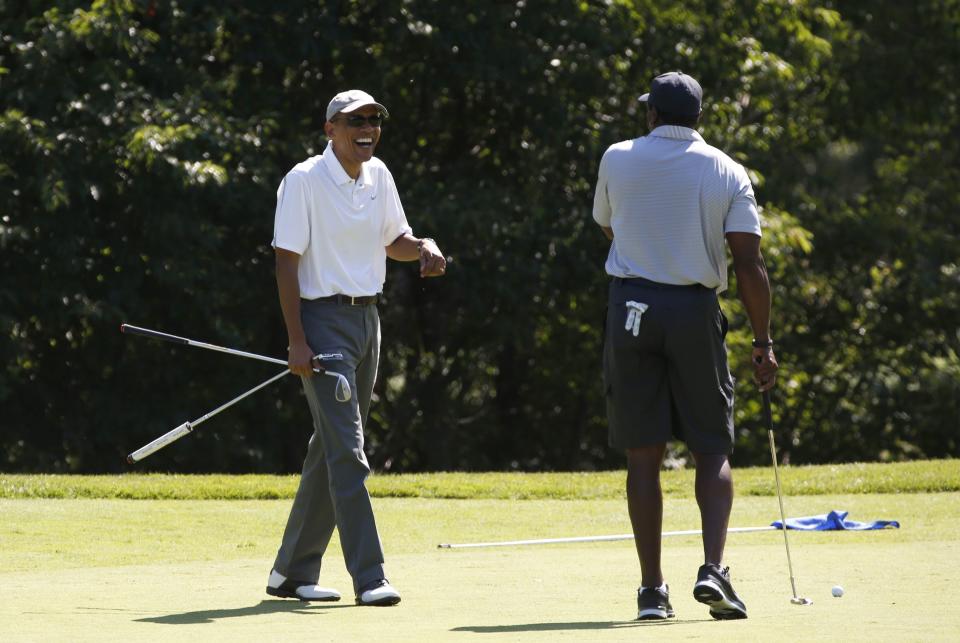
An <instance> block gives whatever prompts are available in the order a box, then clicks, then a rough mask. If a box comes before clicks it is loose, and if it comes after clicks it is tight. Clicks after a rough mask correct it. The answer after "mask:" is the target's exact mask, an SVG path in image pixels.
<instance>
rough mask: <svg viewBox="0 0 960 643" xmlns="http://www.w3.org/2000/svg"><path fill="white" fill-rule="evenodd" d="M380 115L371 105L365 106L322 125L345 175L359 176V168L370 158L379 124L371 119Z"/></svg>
mask: <svg viewBox="0 0 960 643" xmlns="http://www.w3.org/2000/svg"><path fill="white" fill-rule="evenodd" d="M379 115H380V110H378V109H377V108H376V107H375V106H373V105H365V106H364V107H360V108H359V109H356V110H354V111H352V112H349V113H344V112H339V113H337V114H335V115H334V116H333V118H331V119H330V120H329V121H327V122H326V124H325V125H324V128H323V129H324V132H326V134H327V138H329V139H330V140H331V141H332V142H333V153H334V154H336V155H337V160H338V161H340V165H342V166H343V169H344V170H345V171H346V173H347V174H348V175H350V176H351V177H352V178H354V179H355V178H357V177H358V176H360V166H361V165H362V164H363V163H366V162H367V161H369V160H370V159H372V158H373V151H374V150H375V149H376V147H377V143H378V142H380V125H379V124H377V125H374V124H372V123H371V122H370V121H371V120H374V121H375V122H376V119H375V118H374V119H371V117H376V116H379Z"/></svg>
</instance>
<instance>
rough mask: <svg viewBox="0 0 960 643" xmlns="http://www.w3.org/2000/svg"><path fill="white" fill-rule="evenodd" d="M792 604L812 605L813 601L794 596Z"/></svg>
mask: <svg viewBox="0 0 960 643" xmlns="http://www.w3.org/2000/svg"><path fill="white" fill-rule="evenodd" d="M790 602H791V603H793V604H794V605H812V604H813V601H811V600H810V599H809V598H803V597H802V596H794V597H793V598H791V599H790Z"/></svg>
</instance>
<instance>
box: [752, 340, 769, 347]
mask: <svg viewBox="0 0 960 643" xmlns="http://www.w3.org/2000/svg"><path fill="white" fill-rule="evenodd" d="M752 343H753V347H754V348H770V347H771V346H773V340H772V339H768V340H766V341H761V340H759V339H756V338H754V340H753V342H752Z"/></svg>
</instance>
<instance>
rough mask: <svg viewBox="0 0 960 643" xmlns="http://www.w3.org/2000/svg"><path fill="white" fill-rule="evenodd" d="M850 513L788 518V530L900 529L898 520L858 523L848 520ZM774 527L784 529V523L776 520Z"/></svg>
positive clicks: (841, 512) (835, 512) (834, 512)
mask: <svg viewBox="0 0 960 643" xmlns="http://www.w3.org/2000/svg"><path fill="white" fill-rule="evenodd" d="M848 513H850V512H849V511H831V512H830V513H828V514H823V515H820V516H804V517H803V518H787V529H800V530H803V531H833V530H849V531H866V530H867V529H885V528H887V527H891V528H894V529H896V528H899V527H900V523H899V522H897V521H896V520H874V521H873V522H857V521H856V520H847V514H848ZM770 525H771V526H772V527H776V528H777V529H783V523H782V522H780V521H779V520H776V521H774V522H772V523H770Z"/></svg>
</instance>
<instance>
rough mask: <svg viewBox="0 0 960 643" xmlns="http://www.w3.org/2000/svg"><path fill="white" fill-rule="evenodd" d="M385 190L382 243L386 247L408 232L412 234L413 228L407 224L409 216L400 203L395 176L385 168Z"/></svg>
mask: <svg viewBox="0 0 960 643" xmlns="http://www.w3.org/2000/svg"><path fill="white" fill-rule="evenodd" d="M383 188H384V189H383V196H382V198H383V199H384V217H383V237H382V239H381V242H382V243H383V245H384V246H389V245H390V244H391V243H393V242H394V241H396V240H397V239H398V238H399V237H400V236H401V235H403V234H405V233H407V232H411V233H412V232H413V228H411V227H410V224H409V223H407V215H406V214H404V212H403V204H402V203H400V194H399V193H398V192H397V184H396V183H394V181H393V175H392V174H390V170H388V169H387V168H386V167H384V168H383Z"/></svg>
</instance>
